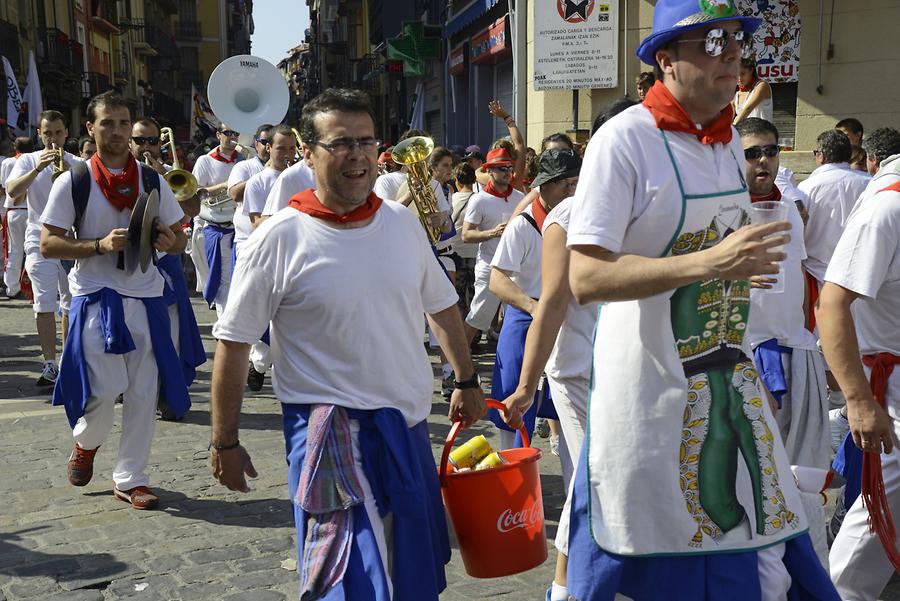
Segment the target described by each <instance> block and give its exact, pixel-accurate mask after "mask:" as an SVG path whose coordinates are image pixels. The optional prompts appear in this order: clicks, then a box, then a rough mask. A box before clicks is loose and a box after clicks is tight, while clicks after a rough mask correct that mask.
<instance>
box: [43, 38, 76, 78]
mask: <svg viewBox="0 0 900 601" xmlns="http://www.w3.org/2000/svg"><path fill="white" fill-rule="evenodd" d="M38 48H39V56H40V61H38V64H39V65H41V66H42V67H44V68H45V69H50V70H59V71H62V72H63V73H65V74H66V75H69V76H73V75H74V76H76V77H78V78H80V76H81V74H82V73H83V72H84V47H83V46H82V45H81V44H79V43H78V42H76V41H75V40H72V39H71V38H69V36H67V35H66V34H65V32H63V31H61V30H59V29H56V28H55V27H46V28H43V29H41V31H40V44H39V47H38Z"/></svg>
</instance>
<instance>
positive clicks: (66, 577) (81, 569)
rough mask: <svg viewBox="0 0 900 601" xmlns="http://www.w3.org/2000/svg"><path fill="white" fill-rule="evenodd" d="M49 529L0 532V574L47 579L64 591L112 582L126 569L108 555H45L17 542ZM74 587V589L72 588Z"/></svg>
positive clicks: (43, 527)
mask: <svg viewBox="0 0 900 601" xmlns="http://www.w3.org/2000/svg"><path fill="white" fill-rule="evenodd" d="M46 528H49V526H41V527H38V528H29V529H27V530H20V531H18V532H9V533H4V532H0V557H2V558H3V560H2V561H0V574H5V575H9V576H16V577H19V578H28V577H35V576H46V577H50V578H55V579H56V580H57V582H59V584H60V585H61V586H62V587H63V588H64V589H67V590H72V589H74V588H82V587H85V586H91V585H92V584H93V583H96V582H108V581H111V580H112V579H113V578H114V577H115V576H116V575H119V574H122V573H123V572H125V571H126V570H127V569H128V566H126V565H125V564H124V563H122V562H120V561H117V560H116V559H115V558H114V557H113V556H112V555H110V554H108V553H79V554H75V555H69V554H63V553H59V554H56V553H46V552H44V551H35V550H32V549H27V548H25V547H22V546H20V545H17V544H15V543H16V542H19V541H22V540H24V539H23V538H22V536H21V535H23V534H28V533H30V532H34V531H36V530H43V529H46ZM73 585H74V586H73Z"/></svg>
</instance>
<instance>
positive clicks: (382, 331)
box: [213, 201, 457, 426]
mask: <svg viewBox="0 0 900 601" xmlns="http://www.w3.org/2000/svg"><path fill="white" fill-rule="evenodd" d="M235 271H236V277H235V279H234V281H233V283H232V286H231V290H230V292H229V297H228V306H227V307H226V309H225V311H224V313H223V314H222V315H221V317H220V318H219V320H218V322H217V323H216V326H215V327H214V329H213V332H214V335H215V337H216V338H218V339H220V340H231V341H235V342H242V343H246V344H252V343H254V342H256V341H257V340H258V339H259V337H260V336H261V335H262V333H263V331H264V330H265V329H266V327H267V326H268V325H269V322H270V321H271V330H270V331H271V336H272V362H273V365H274V373H273V378H272V380H273V382H272V383H273V387H274V389H275V394H276V396H277V397H278V400H280V401H281V402H282V403H301V404H312V403H330V404H335V405H339V406H342V407H352V408H358V409H378V408H383V407H393V408H395V409H398V410H399V411H401V412H402V413H403V415H404V417H405V418H406V422H407V424H409V425H410V426H412V425H414V424H417V423H419V422H421V421H422V420H423V419H425V418H426V417H427V416H428V414H429V412H430V411H431V392H432V383H433V374H432V371H431V364H430V362H429V360H428V355H427V354H426V352H425V348H424V347H423V346H422V314H423V313H429V314H431V313H437V312H439V311H442V310H444V309H446V308H448V307H451V306H453V305H454V304H455V303H456V301H457V296H456V292H455V290H454V289H453V285H452V284H451V283H450V280H448V279H447V276H446V275H444V272H443V270H442V269H441V267H440V265H439V264H438V262H437V260H435V257H434V254H433V253H432V252H431V248H430V247H429V245H428V241H427V240H426V238H425V232H424V231H423V230H422V226H421V225H420V224H419V222H418V220H417V219H416V218H415V217H414V216H413V215H412V214H410V212H409V211H408V210H407V209H406V208H405V207H403V206H401V205H399V204H397V203H394V202H390V201H385V202H384V203H383V204H382V205H381V208H380V209H379V210H378V212H377V213H376V214H375V217H374V218H373V220H372V222H371V223H370V224H368V225H367V226H365V227H362V228H356V229H337V228H333V227H330V226H329V225H327V224H325V223H324V222H322V221H319V220H318V219H315V218H313V217H310V216H309V215H306V214H305V213H301V212H300V211H296V210H292V209H291V210H283V211H279V212H278V213H277V214H276V215H274V216H273V217H272V218H270V219H268V220H266V221H265V222H264V223H263V224H262V225H261V226H260V227H259V228H257V229H256V231H254V232H253V234H252V235H251V236H250V238H249V239H248V240H247V242H246V243H245V244H244V248H243V249H242V252H241V256H240V258H239V259H238V263H237V267H236V270H235Z"/></svg>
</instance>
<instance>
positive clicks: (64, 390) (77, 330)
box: [53, 288, 191, 428]
mask: <svg viewBox="0 0 900 601" xmlns="http://www.w3.org/2000/svg"><path fill="white" fill-rule="evenodd" d="M140 300H141V301H142V302H143V303H144V307H145V308H146V310H147V323H148V324H149V326H150V342H151V344H152V345H153V355H154V356H155V357H156V365H157V366H158V369H159V378H160V391H161V392H162V394H163V395H164V397H165V399H166V402H167V403H168V404H169V406H170V407H171V408H172V410H173V411H175V414H176V415H177V416H178V417H181V416H182V415H184V414H185V413H187V410H188V409H189V408H190V406H191V401H190V398H188V393H187V386H186V385H185V383H184V375H183V374H182V372H181V368H180V366H179V365H178V356H177V355H176V354H175V347H174V346H173V345H172V333H171V329H170V325H169V310H168V308H167V307H166V304H165V302H163V299H162V297H161V296H156V297H153V298H141V299H140ZM97 302H99V303H100V327H101V328H102V330H103V338H104V340H106V347H105V351H106V352H107V353H111V354H114V355H124V354H125V353H128V352H131V351H133V350H134V349H135V346H134V339H132V337H131V332H129V331H128V325H127V324H126V323H125V309H124V307H123V305H122V296H121V295H120V294H119V293H118V292H116V291H115V290H112V289H110V288H101V289H100V290H98V291H97V292H94V293H92V294H87V295H83V296H75V297H73V298H72V305H71V308H70V309H69V338H68V340H67V341H66V348H65V351H64V352H63V355H62V361H61V362H60V365H59V377H58V378H57V379H56V386H55V387H54V388H53V404H54V405H64V406H65V408H66V416H67V417H68V418H69V425H70V426H71V427H73V428H74V427H75V423H76V422H77V421H78V418H80V417H82V416H83V415H84V408H85V406H86V405H87V401H88V399H89V398H90V397H91V381H90V378H89V377H88V368H87V361H86V360H85V357H84V349H83V347H82V335H83V330H84V324H85V322H86V321H87V310H88V307H90V306H91V305H93V304H94V303H97Z"/></svg>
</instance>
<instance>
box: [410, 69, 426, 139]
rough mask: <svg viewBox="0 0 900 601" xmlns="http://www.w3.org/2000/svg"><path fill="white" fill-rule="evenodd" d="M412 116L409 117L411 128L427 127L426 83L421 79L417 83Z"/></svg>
mask: <svg viewBox="0 0 900 601" xmlns="http://www.w3.org/2000/svg"><path fill="white" fill-rule="evenodd" d="M414 98H415V104H413V110H412V116H411V117H410V119H409V128H410V129H425V83H424V82H423V81H422V80H421V79H420V80H419V82H418V83H417V84H416V93H415V95H414Z"/></svg>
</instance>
